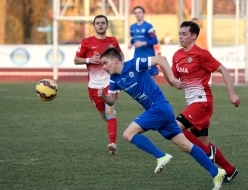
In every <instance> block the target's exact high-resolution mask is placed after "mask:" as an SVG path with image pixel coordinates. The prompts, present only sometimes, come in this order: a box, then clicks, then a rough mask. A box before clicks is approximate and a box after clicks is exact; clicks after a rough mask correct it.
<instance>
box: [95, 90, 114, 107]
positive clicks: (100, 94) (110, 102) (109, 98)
mask: <svg viewBox="0 0 248 190" xmlns="http://www.w3.org/2000/svg"><path fill="white" fill-rule="evenodd" d="M97 95H98V97H100V98H102V99H103V101H104V102H105V103H106V104H108V105H109V106H112V105H114V104H115V101H116V95H115V94H108V95H106V94H105V93H104V89H98V91H97Z"/></svg>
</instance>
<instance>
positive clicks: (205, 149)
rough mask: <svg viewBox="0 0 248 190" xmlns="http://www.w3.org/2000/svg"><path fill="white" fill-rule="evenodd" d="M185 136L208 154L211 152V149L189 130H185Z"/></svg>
mask: <svg viewBox="0 0 248 190" xmlns="http://www.w3.org/2000/svg"><path fill="white" fill-rule="evenodd" d="M183 134H184V135H185V137H186V138H187V139H188V140H189V141H190V142H192V143H193V144H195V145H196V146H199V147H200V148H201V149H202V150H203V151H204V152H205V153H206V154H208V153H209V152H210V147H209V146H208V145H205V144H204V143H202V142H201V141H200V140H199V139H198V138H197V137H196V136H195V135H194V134H192V133H191V132H189V131H188V130H183Z"/></svg>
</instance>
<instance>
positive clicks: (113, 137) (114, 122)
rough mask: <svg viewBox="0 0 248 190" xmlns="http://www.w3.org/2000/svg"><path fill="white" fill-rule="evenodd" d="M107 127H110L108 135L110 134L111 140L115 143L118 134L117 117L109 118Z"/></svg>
mask: <svg viewBox="0 0 248 190" xmlns="http://www.w3.org/2000/svg"><path fill="white" fill-rule="evenodd" d="M107 128H108V135H109V142H110V143H115V142H116V136H117V120H116V118H112V119H109V120H108V121H107Z"/></svg>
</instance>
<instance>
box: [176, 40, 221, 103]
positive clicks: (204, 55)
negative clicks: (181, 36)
mask: <svg viewBox="0 0 248 190" xmlns="http://www.w3.org/2000/svg"><path fill="white" fill-rule="evenodd" d="M220 65H221V63H220V62H219V61H217V60H216V59H215V58H214V57H213V56H212V55H211V54H210V53H209V51H207V50H204V49H201V48H200V47H198V46H196V45H194V46H193V48H192V49H191V50H190V51H188V52H184V50H183V48H182V49H180V50H178V51H177V52H176V53H175V54H174V56H173V58H172V71H173V73H174V75H175V77H176V78H180V80H181V81H182V82H183V83H184V92H185V100H186V103H187V105H189V104H192V103H193V102H207V101H208V100H209V101H212V99H213V95H212V92H211V89H210V86H209V84H208V82H209V80H210V77H211V73H212V72H214V71H216V69H217V68H218V67H219V66H220Z"/></svg>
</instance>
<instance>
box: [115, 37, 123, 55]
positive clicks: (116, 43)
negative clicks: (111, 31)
mask: <svg viewBox="0 0 248 190" xmlns="http://www.w3.org/2000/svg"><path fill="white" fill-rule="evenodd" d="M114 41H115V43H114V44H115V48H116V49H117V50H118V52H119V53H121V52H122V50H121V48H120V45H119V43H118V41H117V39H116V38H114Z"/></svg>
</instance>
